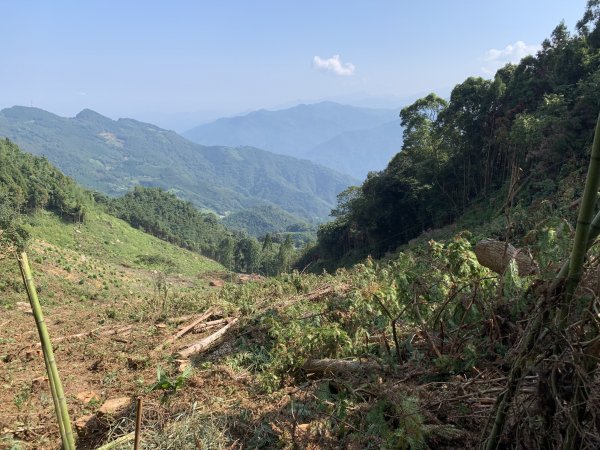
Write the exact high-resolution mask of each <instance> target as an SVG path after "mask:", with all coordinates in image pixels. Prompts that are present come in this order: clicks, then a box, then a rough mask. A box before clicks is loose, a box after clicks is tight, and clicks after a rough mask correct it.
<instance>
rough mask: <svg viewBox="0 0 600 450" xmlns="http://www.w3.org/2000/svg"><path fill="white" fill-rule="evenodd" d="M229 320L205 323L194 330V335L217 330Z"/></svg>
mask: <svg viewBox="0 0 600 450" xmlns="http://www.w3.org/2000/svg"><path fill="white" fill-rule="evenodd" d="M227 321H228V320H227V319H217V320H211V321H209V322H205V323H201V324H200V325H198V326H196V328H194V330H193V331H194V333H202V332H204V331H206V330H210V329H211V328H215V327H218V326H219V325H224V324H226V323H227Z"/></svg>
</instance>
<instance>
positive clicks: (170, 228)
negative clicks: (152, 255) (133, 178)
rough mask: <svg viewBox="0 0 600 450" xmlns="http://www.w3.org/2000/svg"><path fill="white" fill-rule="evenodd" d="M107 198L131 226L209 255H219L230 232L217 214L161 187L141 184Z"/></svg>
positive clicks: (113, 210) (113, 208)
mask: <svg viewBox="0 0 600 450" xmlns="http://www.w3.org/2000/svg"><path fill="white" fill-rule="evenodd" d="M106 201H107V202H108V208H109V211H110V212H111V213H113V214H114V215H115V216H117V217H119V218H121V219H123V220H125V221H126V222H128V223H129V224H130V225H131V226H133V227H135V228H139V229H142V230H144V231H145V232H147V233H150V234H151V235H153V236H156V237H158V238H160V239H163V240H165V241H167V242H171V243H173V244H175V245H179V246H180V247H183V248H187V249H188V250H192V251H197V252H199V253H201V254H203V255H205V256H208V257H210V258H216V257H217V255H218V245H219V243H220V242H221V240H222V239H223V238H224V236H227V235H229V233H228V231H227V230H226V229H225V228H224V227H223V226H222V225H220V224H219V222H218V219H217V217H216V216H215V215H214V214H205V213H201V212H200V211H199V210H198V209H196V207H194V205H192V204H191V203H190V202H184V201H183V200H179V199H178V198H177V197H176V196H175V195H174V194H172V193H169V192H165V191H163V190H162V189H160V188H145V187H139V186H138V187H136V188H135V189H133V190H132V191H130V192H128V193H127V194H125V195H124V196H123V197H119V198H115V199H111V200H106Z"/></svg>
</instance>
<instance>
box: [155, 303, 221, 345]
mask: <svg viewBox="0 0 600 450" xmlns="http://www.w3.org/2000/svg"><path fill="white" fill-rule="evenodd" d="M212 314H213V310H212V308H209V309H208V310H207V311H206V312H205V313H204V314H202V315H201V316H200V317H198V318H197V319H196V320H194V321H193V322H192V323H190V324H189V325H186V326H185V327H183V328H182V329H181V330H179V331H178V332H177V333H176V334H174V335H173V336H171V337H170V338H169V339H167V340H166V341H164V342H163V343H161V344H159V345H158V346H156V347H155V348H154V350H152V352H151V353H158V352H159V351H161V350H162V349H163V348H165V347H166V346H168V345H170V344H172V343H173V342H175V341H176V340H177V339H179V338H180V337H181V336H183V335H184V334H186V333H188V332H190V331H191V330H193V329H194V328H195V327H196V326H197V325H198V324H199V323H201V322H203V321H205V320H206V319H208V318H209V317H210V316H211V315H212Z"/></svg>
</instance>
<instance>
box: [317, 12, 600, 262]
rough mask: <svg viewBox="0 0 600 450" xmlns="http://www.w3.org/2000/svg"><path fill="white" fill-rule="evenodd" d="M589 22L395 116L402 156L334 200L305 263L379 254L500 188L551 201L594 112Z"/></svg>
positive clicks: (598, 97)
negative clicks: (331, 218)
mask: <svg viewBox="0 0 600 450" xmlns="http://www.w3.org/2000/svg"><path fill="white" fill-rule="evenodd" d="M590 11H591V12H590ZM599 15H600V12H598V10H597V9H593V8H590V9H588V13H586V16H585V17H584V19H583V20H582V21H581V22H580V23H579V24H578V28H577V32H576V33H575V34H573V35H571V34H570V33H569V31H568V30H567V28H566V27H565V25H564V23H561V24H560V25H558V26H557V27H556V28H555V30H554V31H553V32H552V35H551V37H550V38H549V39H547V40H545V41H544V42H543V44H542V49H541V50H540V51H539V52H538V53H537V55H535V56H528V57H525V58H523V59H522V60H521V62H520V63H519V64H518V65H512V64H508V65H506V66H505V67H503V68H502V69H500V70H498V72H497V73H496V75H495V77H494V78H493V79H491V80H487V79H483V78H478V77H470V78H468V79H466V80H465V81H464V82H462V83H460V84H458V85H457V86H456V87H455V88H454V89H453V90H452V93H451V96H450V101H448V102H447V101H445V100H444V99H442V98H440V97H438V96H437V95H435V94H430V95H428V96H426V97H424V98H422V99H419V100H417V101H416V102H414V103H413V104H412V105H410V106H407V107H405V108H404V109H403V110H402V112H401V114H400V116H401V124H402V126H403V127H404V142H403V146H402V151H401V152H400V153H399V154H397V155H396V156H395V157H394V158H393V159H392V161H391V162H390V163H389V165H388V166H387V168H386V169H385V170H383V171H382V172H380V173H377V174H373V175H372V176H370V177H369V178H368V179H367V180H366V181H365V182H364V183H363V184H362V186H360V187H359V188H351V189H349V190H347V191H346V192H344V193H343V194H342V195H340V197H339V204H338V207H337V208H336V209H335V210H334V212H333V214H334V216H335V221H333V222H331V223H328V224H326V225H324V226H323V227H322V228H321V229H320V231H319V245H318V247H317V248H316V249H314V253H313V257H315V258H316V257H322V258H333V259H334V260H335V259H338V258H340V257H342V256H343V255H345V254H347V253H348V252H352V253H354V254H355V255H357V256H365V255H367V254H373V255H374V256H375V255H382V254H384V253H385V252H386V251H389V250H393V249H395V248H396V247H398V246H399V245H400V244H403V243H406V242H407V241H408V240H409V239H411V238H414V237H415V236H417V235H419V234H420V233H421V232H422V231H424V230H427V229H430V228H435V227H439V226H442V225H445V224H448V223H450V222H451V221H453V220H454V219H455V218H457V217H459V216H460V215H461V214H462V213H463V212H464V211H465V210H466V208H467V207H468V206H469V205H471V204H472V203H473V202H474V201H476V200H478V199H485V198H488V199H489V198H491V196H492V195H494V194H495V195H502V196H503V197H505V198H506V197H507V192H506V190H507V189H508V186H512V188H510V191H511V192H512V194H511V195H516V196H517V197H516V200H515V201H518V200H519V199H521V200H523V201H526V202H528V203H530V202H531V200H532V198H533V197H535V196H537V197H540V196H545V197H544V198H547V199H550V200H547V201H550V202H555V201H557V199H555V198H553V197H552V196H553V193H554V192H555V190H556V188H557V187H558V185H559V183H560V180H561V179H562V178H563V177H565V176H566V175H568V174H569V173H571V172H573V171H580V170H582V169H583V168H585V166H586V164H587V161H586V157H587V155H588V150H589V148H590V145H591V141H592V134H593V129H594V124H595V120H596V116H597V113H598V109H599V107H600V90H599V89H598V86H599V85H600V27H598V26H597V20H598V16H599ZM502 188H504V189H505V190H504V191H499V189H502ZM496 193H499V194H496Z"/></svg>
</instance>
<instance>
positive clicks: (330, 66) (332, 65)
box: [313, 55, 355, 77]
mask: <svg viewBox="0 0 600 450" xmlns="http://www.w3.org/2000/svg"><path fill="white" fill-rule="evenodd" d="M313 67H316V68H317V69H321V70H325V71H329V72H333V73H335V74H336V75H341V76H346V77H347V76H350V75H352V74H353V73H354V69H355V67H354V64H352V63H345V62H342V60H341V59H340V55H333V56H332V57H331V58H328V59H323V58H321V57H320V56H315V57H314V58H313Z"/></svg>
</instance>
